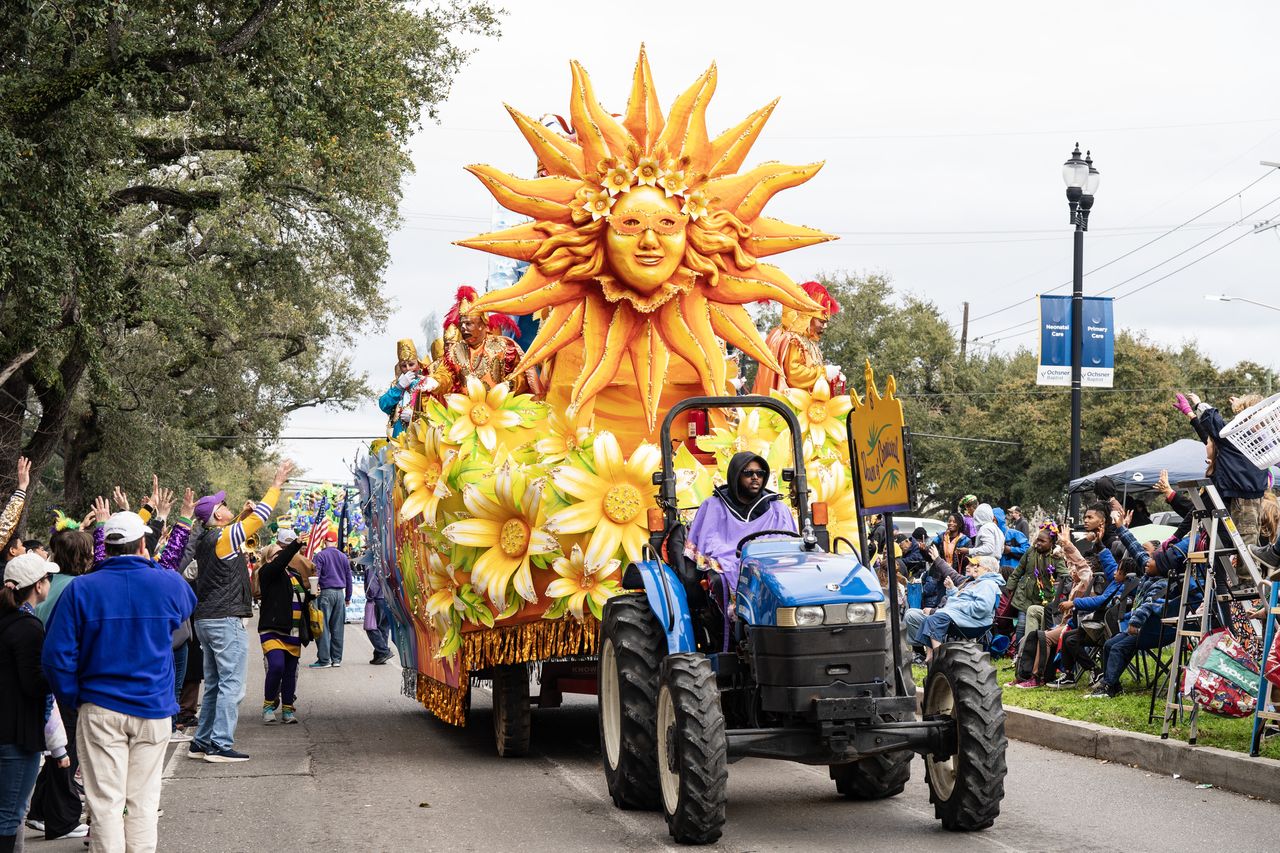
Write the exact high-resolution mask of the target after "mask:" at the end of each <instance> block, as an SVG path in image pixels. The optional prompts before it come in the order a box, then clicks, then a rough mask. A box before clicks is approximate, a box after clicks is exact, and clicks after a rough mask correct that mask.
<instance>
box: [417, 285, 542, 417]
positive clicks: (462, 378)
mask: <svg viewBox="0 0 1280 853" xmlns="http://www.w3.org/2000/svg"><path fill="white" fill-rule="evenodd" d="M477 298H478V294H477V293H476V291H475V289H474V288H471V287H467V286H466V285H463V286H462V287H459V288H458V293H457V298H456V300H455V301H454V303H453V307H452V308H450V309H449V313H448V314H446V315H445V318H444V329H445V332H444V340H445V344H444V351H443V353H441V355H440V358H439V359H437V360H436V361H435V362H434V363H433V364H432V365H431V373H430V376H429V377H428V379H427V380H426V385H425V388H426V390H427V391H429V392H431V393H434V394H440V395H443V394H460V393H464V392H465V391H466V386H467V379H468V378H470V377H473V376H474V377H475V378H477V379H479V380H480V381H481V382H483V383H484V385H485V387H486V388H492V387H493V386H495V385H497V384H498V383H500V382H506V383H507V385H508V387H509V388H510V389H511V393H513V394H524V393H528V394H532V395H533V396H534V397H535V398H538V399H541V398H542V397H543V395H544V394H545V393H546V389H545V387H544V386H543V384H542V378H541V377H540V376H539V375H538V371H537V370H536V369H534V368H529V369H527V370H525V371H523V372H522V373H519V374H515V373H513V371H514V370H515V367H516V365H517V364H519V363H520V359H522V358H524V350H522V349H520V345H519V344H517V343H516V342H515V341H513V340H512V339H511V338H508V337H506V336H505V335H503V334H502V332H503V330H508V331H511V332H513V333H516V334H518V333H519V329H518V327H517V326H516V324H515V321H514V320H512V319H511V318H510V317H508V316H507V315H506V314H498V313H494V314H489V313H487V312H485V311H473V310H471V306H472V305H474V304H475V303H476V299H477Z"/></svg>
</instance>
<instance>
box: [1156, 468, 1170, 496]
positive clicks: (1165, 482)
mask: <svg viewBox="0 0 1280 853" xmlns="http://www.w3.org/2000/svg"><path fill="white" fill-rule="evenodd" d="M1156 488H1157V489H1160V490H1161V495H1167V494H1169V493H1170V492H1172V491H1173V489H1172V488H1170V487H1169V472H1168V471H1167V470H1161V471H1160V479H1159V480H1156Z"/></svg>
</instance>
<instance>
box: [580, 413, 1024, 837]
mask: <svg viewBox="0 0 1280 853" xmlns="http://www.w3.org/2000/svg"><path fill="white" fill-rule="evenodd" d="M744 406H759V407H763V408H766V409H769V410H771V411H773V412H775V413H777V414H778V415H780V416H781V417H783V418H784V419H785V420H786V422H787V424H788V426H789V427H790V429H791V438H792V444H793V454H794V456H793V459H794V460H795V462H794V467H792V468H789V469H786V470H784V471H782V472H780V479H781V481H783V482H786V483H788V484H789V485H790V491H791V500H792V505H793V507H794V509H795V512H796V514H797V516H798V518H799V531H800V532H799V533H798V534H797V533H794V532H791V531H761V532H757V533H753V534H752V535H750V536H748V537H746V538H744V539H743V540H742V541H741V542H740V543H739V544H738V547H737V550H738V553H739V554H740V555H741V561H742V562H741V567H740V571H741V574H740V580H739V582H738V584H737V589H736V590H724V589H722V588H720V586H719V585H720V584H721V583H722V576H721V575H718V574H716V573H714V572H708V571H705V570H699V568H698V567H697V566H696V565H695V564H694V561H692V560H686V559H685V557H684V550H685V548H684V546H685V542H684V533H685V527H684V525H683V524H682V523H681V519H680V515H679V509H680V508H679V507H677V505H676V479H675V472H674V469H673V467H672V450H671V424H672V421H673V419H674V418H675V416H676V415H678V414H679V413H680V412H682V411H685V410H687V409H691V408H701V409H707V408H741V407H744ZM662 451H663V459H662V470H661V471H660V472H658V473H656V474H655V475H654V484H655V485H657V486H659V487H660V490H659V494H658V503H659V506H660V508H661V514H662V518H661V523H658V519H657V518H654V519H652V522H651V524H650V529H651V537H650V541H649V544H648V545H647V546H646V556H647V559H645V560H642V561H640V562H637V563H632V564H631V565H629V566H628V568H627V570H626V573H625V575H624V578H623V586H624V587H625V589H626V590H627V592H625V593H623V594H621V595H618V596H616V597H614V598H613V599H611V600H610V601H609V602H608V604H607V605H606V607H605V610H604V621H603V623H602V626H601V635H600V667H599V695H600V702H599V708H600V711H599V714H600V739H601V744H602V751H603V753H604V765H605V777H606V779H607V782H608V786H609V793H610V795H611V796H612V798H613V801H614V803H615V804H616V805H617V806H618V807H619V808H623V809H658V808H661V809H662V810H663V812H664V814H665V816H666V821H667V826H668V829H669V830H670V833H671V835H672V837H673V838H674V839H675V840H676V841H678V842H681V843H689V844H705V843H710V842H713V841H715V840H716V839H718V838H719V837H720V834H721V831H722V828H723V825H724V821H725V804H726V782H727V777H728V765H729V764H732V763H733V762H735V761H737V760H739V759H741V758H747V757H749V756H750V757H757V758H775V759H782V760H786V761H797V762H801V763H804V764H811V765H826V766H827V767H828V768H829V769H830V774H831V778H832V779H833V780H834V781H835V784H836V789H837V791H839V793H841V794H843V795H844V796H845V797H847V798H849V799H852V800H874V799H881V798H885V797H892V796H894V795H896V794H899V793H901V792H902V790H903V789H904V787H905V786H906V783H907V781H908V779H909V778H910V775H911V762H912V760H913V758H914V757H915V754H917V753H919V754H920V755H922V756H923V757H924V764H925V775H926V778H927V782H928V787H929V796H930V800H931V801H932V802H933V805H934V813H935V815H936V817H937V818H938V819H939V820H941V822H942V825H943V826H944V827H945V828H947V829H950V830H956V831H972V830H979V829H984V828H986V827H988V826H991V824H992V823H993V822H994V821H995V818H996V816H997V815H998V814H999V812H1000V801H1001V799H1002V798H1003V796H1004V776H1005V772H1006V766H1005V749H1006V745H1007V741H1006V738H1005V733H1004V708H1003V706H1002V704H1001V699H1000V688H999V686H998V685H997V683H996V674H995V668H994V666H993V665H992V663H991V661H990V658H989V657H988V656H987V655H986V654H985V653H984V652H983V651H982V649H981V648H980V647H979V646H977V645H976V644H973V643H969V642H953V643H946V644H944V645H943V646H941V647H940V648H939V649H937V650H936V651H935V652H934V655H933V660H932V663H931V665H930V668H929V671H928V675H927V677H926V680H925V686H924V694H923V698H922V700H921V705H920V707H921V708H922V711H923V712H922V714H921V715H920V716H919V717H917V713H916V708H917V696H916V687H915V682H914V680H913V678H912V673H911V665H910V663H909V658H908V656H907V644H906V642H905V639H904V637H903V636H902V631H901V629H900V626H899V619H898V614H897V608H896V607H894V606H893V604H892V602H894V601H897V600H898V599H897V583H896V577H895V575H894V573H893V572H890V573H889V575H890V578H889V591H888V592H889V594H888V596H886V594H885V591H884V590H882V589H881V586H880V583H879V580H878V578H877V576H876V574H875V573H874V572H872V571H870V570H869V569H868V568H867V567H866V566H864V565H863V564H862V562H861V561H860V560H859V558H858V556H857V555H856V554H854V553H840V554H837V553H832V552H831V551H830V550H829V548H828V542H827V540H828V534H827V531H826V530H825V520H823V519H822V518H821V516H822V515H823V514H824V513H823V512H820V513H819V519H820V520H823V522H824V523H823V524H815V523H814V518H813V513H812V511H811V508H810V505H809V492H808V486H807V483H806V480H805V472H804V464H803V461H802V460H803V456H802V445H801V434H800V426H799V423H798V422H797V420H796V417H795V415H794V414H793V413H792V412H791V410H790V409H789V408H787V407H786V406H785V405H783V404H781V403H779V402H778V401H775V400H772V399H769V398H767V397H700V398H692V399H689V400H685V401H682V402H681V403H679V404H678V405H676V406H675V407H674V408H673V409H672V410H671V411H670V412H669V413H668V414H667V417H666V419H665V420H664V421H663V424H662ZM655 515H656V513H655ZM726 594H727V595H728V596H731V598H729V597H725V596H726ZM729 600H731V601H733V602H734V606H733V607H732V608H728V610H729V611H730V612H728V613H726V612H724V610H725V609H726V608H724V607H722V606H719V605H717V603H716V602H717V601H729ZM726 620H727V621H728V623H729V624H728V630H727V631H726V630H725V621H726ZM726 638H727V639H726Z"/></svg>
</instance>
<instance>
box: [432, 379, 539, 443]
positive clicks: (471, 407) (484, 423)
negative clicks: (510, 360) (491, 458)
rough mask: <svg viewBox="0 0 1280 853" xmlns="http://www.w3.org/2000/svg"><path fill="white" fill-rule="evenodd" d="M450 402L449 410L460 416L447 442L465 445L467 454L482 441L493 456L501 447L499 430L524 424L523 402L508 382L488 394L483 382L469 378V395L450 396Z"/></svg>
mask: <svg viewBox="0 0 1280 853" xmlns="http://www.w3.org/2000/svg"><path fill="white" fill-rule="evenodd" d="M446 400H447V402H448V404H449V410H450V411H451V412H453V413H454V414H455V415H458V417H457V419H455V420H454V422H453V424H452V425H451V426H450V427H449V431H448V433H447V434H446V438H448V440H449V442H450V443H452V444H459V445H462V449H463V450H464V451H465V450H467V447H468V444H469V443H474V441H476V440H479V442H480V444H481V445H483V446H484V448H485V449H486V450H488V451H489V452H490V453H492V452H493V451H494V449H495V448H496V447H497V446H498V433H497V430H499V429H512V428H514V427H517V426H519V425H520V422H521V417H520V412H519V410H518V403H519V401H518V400H517V399H516V396H515V395H514V394H512V393H511V389H510V388H508V387H507V383H505V382H499V383H498V384H497V385H494V386H493V387H492V388H490V389H488V390H486V389H485V387H484V383H483V382H481V381H480V380H479V379H477V378H476V377H474V376H468V377H467V390H466V393H464V394H450V395H449V396H448V397H447V398H446Z"/></svg>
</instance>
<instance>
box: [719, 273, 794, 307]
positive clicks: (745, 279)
mask: <svg viewBox="0 0 1280 853" xmlns="http://www.w3.org/2000/svg"><path fill="white" fill-rule="evenodd" d="M762 266H767V265H766V264H756V265H755V266H754V267H752V268H751V269H749V270H745V271H742V272H740V273H739V274H738V275H729V274H728V273H721V274H720V283H719V284H717V285H716V286H715V295H716V299H715V301H716V302H722V303H725V304H728V305H746V304H747V303H749V302H759V301H761V300H764V299H771V300H773V301H774V302H778V303H780V304H782V305H783V306H784V307H786V308H794V309H795V310H797V311H809V310H811V309H812V305H811V302H810V299H809V296H808V294H806V293H805V292H804V291H803V290H801V289H800V288H799V287H798V286H797V285H795V284H794V283H793V282H791V281H790V280H789V279H787V280H786V281H779V280H778V279H777V278H775V277H774V276H773V275H772V274H770V273H768V272H767V271H765V270H761V269H759V268H760V267H762ZM772 269H775V270H776V269H777V268H776V267H773V268H772ZM778 272H781V270H778Z"/></svg>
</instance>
